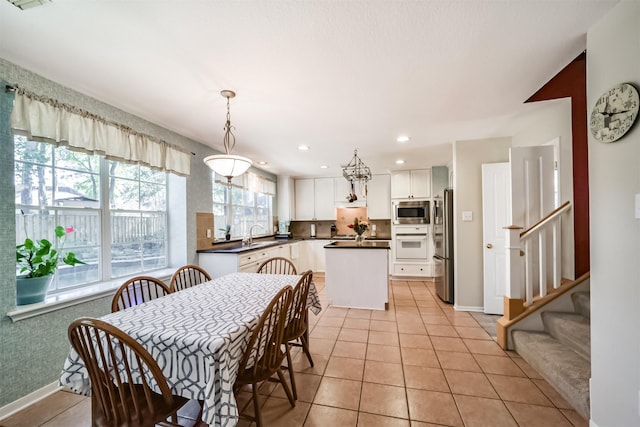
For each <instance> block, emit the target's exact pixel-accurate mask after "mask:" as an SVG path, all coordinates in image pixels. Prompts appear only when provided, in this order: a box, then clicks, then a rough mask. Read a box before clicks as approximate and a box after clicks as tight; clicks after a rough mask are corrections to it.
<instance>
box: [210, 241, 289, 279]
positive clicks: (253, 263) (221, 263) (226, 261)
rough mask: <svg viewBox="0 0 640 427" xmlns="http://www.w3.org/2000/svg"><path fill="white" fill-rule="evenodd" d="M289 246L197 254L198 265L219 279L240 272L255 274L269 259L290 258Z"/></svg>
mask: <svg viewBox="0 0 640 427" xmlns="http://www.w3.org/2000/svg"><path fill="white" fill-rule="evenodd" d="M290 256H291V255H290V248H289V244H286V243H284V244H281V245H275V246H269V247H268V248H261V249H256V250H252V251H248V252H241V253H207V252H202V253H199V254H198V264H199V265H200V267H202V268H204V269H205V270H206V271H207V272H208V273H209V274H210V275H211V277H220V276H224V275H225V274H230V273H236V272H242V273H255V272H256V271H258V267H259V266H260V264H262V262H263V261H264V260H266V259H269V258H274V257H284V258H290Z"/></svg>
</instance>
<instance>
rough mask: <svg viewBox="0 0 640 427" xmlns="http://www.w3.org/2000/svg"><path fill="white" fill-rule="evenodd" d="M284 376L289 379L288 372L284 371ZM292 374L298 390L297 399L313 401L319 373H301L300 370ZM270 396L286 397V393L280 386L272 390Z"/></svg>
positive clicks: (318, 383) (318, 382) (320, 378)
mask: <svg viewBox="0 0 640 427" xmlns="http://www.w3.org/2000/svg"><path fill="white" fill-rule="evenodd" d="M285 376H286V377H287V379H289V374H288V373H286V372H285ZM294 376H295V377H294V378H295V381H296V387H297V390H298V401H299V402H309V403H311V402H313V398H314V397H315V396H316V391H318V387H319V386H320V381H321V380H322V377H321V376H319V375H309V374H303V373H301V372H294ZM271 397H279V398H281V399H286V398H287V394H286V393H285V392H284V388H283V387H281V386H280V387H278V388H276V389H275V390H274V391H273V393H272V394H271Z"/></svg>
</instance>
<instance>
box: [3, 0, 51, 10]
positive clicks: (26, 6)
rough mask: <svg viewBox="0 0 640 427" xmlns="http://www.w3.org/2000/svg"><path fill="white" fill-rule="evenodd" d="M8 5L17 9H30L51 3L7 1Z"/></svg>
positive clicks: (26, 0)
mask: <svg viewBox="0 0 640 427" xmlns="http://www.w3.org/2000/svg"><path fill="white" fill-rule="evenodd" d="M7 1H8V2H9V3H11V4H12V5H14V6H15V7H17V8H18V9H22V10H25V9H31V8H32V7H38V6H42V5H43V4H47V3H51V0H7Z"/></svg>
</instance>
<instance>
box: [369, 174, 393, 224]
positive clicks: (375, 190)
mask: <svg viewBox="0 0 640 427" xmlns="http://www.w3.org/2000/svg"><path fill="white" fill-rule="evenodd" d="M390 194H391V177H390V176H389V175H373V178H372V179H371V181H369V185H368V188H367V216H368V217H369V218H371V219H391V203H390Z"/></svg>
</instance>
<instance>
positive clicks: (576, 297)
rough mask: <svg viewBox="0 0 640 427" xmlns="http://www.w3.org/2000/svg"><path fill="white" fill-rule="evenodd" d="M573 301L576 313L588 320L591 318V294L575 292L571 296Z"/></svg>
mask: <svg viewBox="0 0 640 427" xmlns="http://www.w3.org/2000/svg"><path fill="white" fill-rule="evenodd" d="M571 299H572V300H573V306H574V307H575V308H576V313H580V314H582V315H583V316H584V317H586V318H587V319H590V318H591V293H589V292H574V293H573V294H571Z"/></svg>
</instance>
